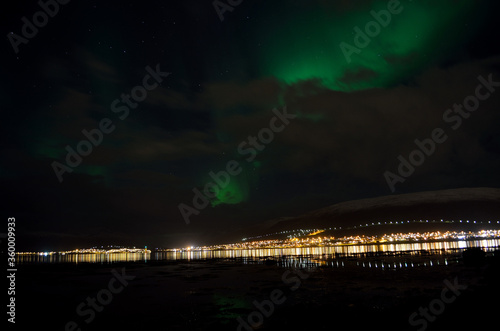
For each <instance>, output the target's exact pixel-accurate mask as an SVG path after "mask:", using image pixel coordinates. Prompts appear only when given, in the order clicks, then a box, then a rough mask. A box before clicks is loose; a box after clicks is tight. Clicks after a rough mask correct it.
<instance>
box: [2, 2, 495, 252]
mask: <svg viewBox="0 0 500 331" xmlns="http://www.w3.org/2000/svg"><path fill="white" fill-rule="evenodd" d="M61 2H63V3H64V1H62V0H61ZM232 3H233V4H237V3H239V1H232ZM220 4H222V5H219V7H218V8H219V10H220V11H224V12H223V13H220V15H219V13H218V12H217V10H216V8H215V7H214V3H213V1H211V0H203V1H195V0H183V1H128V0H125V1H111V0H104V1H77V0H73V1H70V2H68V3H67V4H59V5H58V6H59V10H58V12H57V13H55V14H54V15H53V17H49V18H48V19H47V22H46V24H45V25H44V26H42V27H39V28H38V32H37V33H36V34H34V33H33V31H32V30H30V31H31V33H32V34H34V36H32V37H31V38H26V39H21V38H23V32H22V28H23V25H24V24H25V22H24V21H23V20H22V18H23V17H26V18H27V20H28V21H30V22H33V15H34V14H35V13H36V12H38V11H40V10H41V7H40V5H39V4H38V3H37V2H36V1H17V2H15V4H14V3H13V2H12V3H9V6H15V7H12V8H11V9H9V10H3V11H2V14H1V15H2V19H1V22H2V23H1V24H2V31H3V32H4V39H3V42H2V44H1V47H2V48H1V52H2V53H1V54H2V66H1V69H0V70H1V71H2V72H1V74H2V78H3V79H2V88H1V91H2V93H1V98H2V101H3V102H2V105H3V106H2V109H3V112H2V113H3V117H2V120H1V125H2V130H1V135H2V139H1V141H2V144H1V154H0V155H1V159H2V162H1V165H0V181H1V183H0V184H1V187H2V192H3V199H2V200H3V203H2V205H3V208H2V215H3V218H4V219H6V218H7V217H15V218H16V225H17V228H16V243H17V245H18V251H22V250H39V251H43V250H57V249H73V248H78V247H89V246H93V245H107V244H113V245H131V246H132V245H136V246H144V245H148V247H173V246H177V247H178V246H183V247H184V246H188V245H189V246H190V245H201V244H211V243H216V242H225V241H229V240H236V239H239V238H240V237H235V233H242V232H243V233H244V232H245V230H244V229H246V228H248V227H251V226H252V225H254V224H256V223H258V222H262V221H266V220H269V219H273V218H277V217H283V216H296V215H299V214H301V213H304V212H308V211H311V210H314V209H317V208H321V207H325V206H328V205H331V204H334V203H337V202H342V201H348V200H353V199H361V198H370V197H377V196H383V195H391V194H401V193H411V192H420V191H428V190H440V189H452V188H461V187H500V175H499V172H498V169H499V168H500V130H498V126H499V124H500V113H499V106H500V87H496V89H498V90H499V91H497V92H494V90H495V87H494V85H490V86H489V88H490V89H491V90H490V89H488V87H483V88H482V90H481V93H482V95H485V94H486V93H488V95H489V96H488V97H487V98H486V97H485V98H484V99H485V100H481V101H480V103H479V104H478V106H477V110H475V111H473V112H466V116H465V117H464V116H462V117H461V119H460V123H459V122H458V119H456V118H457V116H459V115H457V114H454V115H453V116H455V119H452V118H451V116H452V114H451V113H449V114H448V115H449V116H448V121H445V120H444V118H443V115H444V114H445V113H446V111H447V110H448V109H453V107H454V104H462V103H463V102H464V99H465V98H466V97H468V96H471V95H475V91H476V90H477V86H478V84H480V83H481V81H480V80H479V79H478V77H479V76H481V77H483V78H484V79H486V80H488V77H490V79H491V80H492V81H494V82H500V48H499V42H498V38H499V34H498V31H499V29H498V23H497V22H498V12H499V9H500V8H499V7H500V4H498V1H495V0H491V1H486V0H482V1H472V0H471V1H464V0H439V1H436V0H418V1H417V0H413V1H410V0H402V1H401V2H400V3H399V6H396V4H395V2H394V1H386V0H384V1H378V0H373V1H368V0H365V1H347V0H341V1H328V0H299V1H260V0H254V1H250V0H246V1H241V3H240V4H238V5H236V6H230V7H224V6H229V5H227V2H226V1H223V0H222V1H220ZM391 6H392V7H391ZM389 7H391V9H392V10H394V12H396V11H397V12H398V13H394V14H390V18H389V19H388V18H387V16H385V21H383V23H384V25H386V26H385V27H384V26H382V25H380V24H379V25H373V24H372V25H371V27H372V28H373V29H375V30H371V32H369V33H370V34H372V36H373V37H369V36H368V38H369V40H368V41H367V40H366V39H363V38H361V39H363V40H360V38H357V39H356V33H357V32H356V30H355V28H356V27H359V28H360V29H361V30H362V32H364V33H366V30H365V27H366V25H367V23H369V22H370V21H374V16H373V14H371V11H372V10H373V11H375V13H380V12H381V11H385V12H386V13H387V12H388V8H389ZM220 8H226V9H227V8H230V9H231V10H232V11H231V10H224V9H220ZM52 10H54V7H52ZM389 13H390V12H389ZM221 16H222V18H223V20H222V21H221V19H220V17H221ZM40 17H41V18H40ZM38 18H39V19H40V20H43V17H42V16H40V15H39V16H38ZM381 19H384V17H383V18H381ZM389 20H390V21H389ZM42 23H43V22H42ZM376 26H378V27H379V30H376V28H374V27H376ZM25 30H29V29H25ZM30 31H25V32H28V33H29V32H30ZM11 33H14V34H15V35H17V36H18V38H19V39H15V38H14V37H13V35H12V34H11ZM9 35H10V37H9ZM13 38H14V39H13ZM16 38H17V37H16ZM355 39H356V40H355ZM12 40H14V42H13V41H12ZM16 40H17V46H13V44H16ZM19 40H24V42H20V41H19ZM356 41H358V46H363V47H356V43H355V42H356ZM360 43H361V44H360ZM363 43H364V44H363ZM341 45H343V46H341ZM346 45H349V46H346ZM346 47H347V48H346ZM16 48H17V52H16ZM346 49H348V50H350V51H348V53H347V55H348V56H346V53H345V50H346ZM349 52H350V53H349ZM159 72H160V73H159ZM147 75H149V79H147V77H146V76H147ZM145 77H146V78H145ZM155 77H156V78H155ZM493 84H497V86H498V85H499V84H500V83H493ZM138 86H139V87H141V88H136V87H138ZM142 86H145V87H146V88H147V87H148V86H149V88H148V89H147V90H145V89H143V88H142ZM132 91H135V92H137V93H136V94H135V95H136V96H137V97H138V99H140V101H137V102H136V101H134V100H132V99H130V98H129V99H128V103H127V101H126V98H127V95H130V94H131V93H132ZM138 91H139V92H138ZM140 91H142V92H143V91H146V95H144V94H141V92H140ZM490 92H491V93H490ZM122 96H125V99H122ZM115 100H116V102H115ZM120 107H121V108H120ZM285 107H286V108H285ZM284 109H286V112H287V113H288V114H290V119H289V120H288V122H289V123H288V124H286V125H285V124H284V122H283V121H280V120H278V121H275V122H273V123H274V124H276V125H277V126H280V125H282V126H280V128H282V130H281V131H280V132H274V133H273V137H272V139H268V138H269V136H268V135H266V134H268V133H269V132H270V131H269V129H267V130H264V131H263V133H262V134H261V136H262V137H265V139H268V143H266V144H260V145H255V146H259V148H257V147H256V148H255V149H254V150H257V149H260V150H259V151H258V153H256V155H254V154H253V153H249V152H248V150H247V152H248V153H246V154H245V153H241V150H242V149H245V148H250V146H251V145H250V143H249V138H248V137H249V136H258V134H259V132H260V131H261V130H262V129H264V128H269V127H270V121H271V119H272V118H273V117H274V116H276V113H283V111H284ZM273 110H274V111H273ZM292 114H293V115H292ZM292 117H293V118H292ZM285 121H286V120H285ZM101 126H103V128H101V130H102V131H106V130H107V131H109V133H103V132H102V131H101V134H102V137H99V135H98V134H95V135H94V136H93V139H94V142H99V143H97V144H89V143H87V144H83V145H82V144H80V142H81V141H82V140H87V141H88V140H89V138H86V136H85V135H84V133H82V131H84V130H85V132H97V131H92V130H94V129H98V128H100V127H101ZM436 128H442V130H443V131H444V133H445V134H446V135H447V139H446V141H444V142H442V143H436V149H435V152H433V153H430V155H429V156H426V157H425V161H424V162H423V163H422V165H420V166H418V167H416V168H415V171H414V172H413V174H411V176H408V177H407V178H405V179H404V181H402V182H397V183H396V184H395V185H394V186H395V190H394V192H392V190H391V188H390V187H389V186H390V185H388V183H387V180H386V178H385V176H384V174H385V173H386V172H387V171H389V172H392V173H394V174H395V175H399V174H398V164H399V162H400V161H399V160H398V156H399V155H402V156H403V157H404V158H406V159H408V156H409V154H410V153H411V152H412V151H413V150H415V149H416V148H418V147H417V145H416V144H415V142H414V141H415V139H419V140H420V141H423V140H425V139H427V138H430V137H431V136H432V132H433V130H435V129H436ZM269 140H270V141H269ZM245 142H246V143H245ZM242 143H244V144H246V145H243V146H242V145H241V144H242ZM79 144H80V145H81V146H80V147H81V150H82V151H84V152H85V153H86V154H88V155H85V156H82V157H81V159H82V160H81V163H80V164H78V165H77V166H75V167H69V168H66V169H70V170H71V172H70V171H62V170H61V171H62V172H63V174H62V175H61V176H60V178H58V176H57V175H56V172H57V171H55V168H54V165H55V164H59V165H64V166H65V167H68V165H67V161H66V157H67V154H68V150H67V148H70V149H73V150H76V149H77V146H79ZM68 146H69V147H68ZM88 146H91V149H92V150H91V152H89V149H88V148H87V147H88ZM243 147H244V148H243ZM86 148H87V149H86ZM87 152H88V153H87ZM232 161H234V162H233V164H235V163H236V162H237V165H238V170H239V173H238V174H237V175H234V176H230V180H229V183H228V184H227V185H225V186H224V187H220V188H217V189H216V190H215V192H214V190H212V191H210V193H212V197H211V198H208V199H207V202H208V205H207V206H206V207H205V208H202V209H201V210H199V213H198V214H197V215H195V214H193V215H191V216H190V222H189V224H186V221H185V219H184V218H183V216H182V215H181V212H180V210H179V205H181V204H184V205H185V206H191V207H192V206H193V197H194V195H195V193H193V189H195V188H197V189H198V190H200V191H203V190H204V188H205V186H206V184H207V183H209V182H211V181H213V179H212V176H210V172H213V173H219V172H220V171H223V170H224V171H225V170H226V169H227V166H228V164H230V163H231V162H232ZM59 169H61V168H59ZM61 178H62V181H61V180H60V179H61ZM0 232H6V230H4V231H0Z"/></svg>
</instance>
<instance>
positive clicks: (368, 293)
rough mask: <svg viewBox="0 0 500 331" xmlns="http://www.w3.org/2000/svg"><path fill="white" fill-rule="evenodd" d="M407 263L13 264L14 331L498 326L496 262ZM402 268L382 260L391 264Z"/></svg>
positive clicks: (498, 272) (493, 259)
mask: <svg viewBox="0 0 500 331" xmlns="http://www.w3.org/2000/svg"><path fill="white" fill-rule="evenodd" d="M497 255H498V254H497ZM413 259H414V262H415V263H414V266H413V267H409V266H408V267H404V266H402V267H394V268H381V267H380V265H378V266H377V267H374V265H375V262H380V260H376V261H375V260H367V259H364V260H359V261H353V260H352V259H351V260H350V262H351V263H346V264H345V266H344V267H338V268H332V267H321V266H320V267H311V266H307V265H306V266H305V268H298V269H297V268H293V267H291V268H286V267H285V268H284V267H279V266H277V265H274V264H273V263H268V264H242V263H241V262H240V261H227V260H226V261H223V260H211V261H198V262H187V261H186V262H154V263H153V262H148V263H116V264H104V265H101V264H38V265H21V266H20V267H19V268H18V272H17V279H16V324H15V328H16V329H18V330H38V329H43V330H78V329H81V330H111V329H113V330H238V329H239V330H252V328H255V329H258V330H335V329H341V328H350V329H354V330H362V329H368V328H382V329H385V330H424V329H427V330H443V329H446V330H449V329H455V330H468V329H471V330H472V329H477V328H479V327H486V326H488V325H491V323H494V325H497V321H498V315H497V312H498V310H499V306H500V303H499V302H500V301H499V298H500V296H499V295H500V285H499V281H500V267H499V262H498V260H499V256H489V257H488V258H486V259H485V260H483V261H480V262H478V263H477V264H473V265H466V264H464V263H463V260H459V261H458V262H456V263H450V264H447V265H445V264H440V265H433V266H432V267H430V266H429V265H425V266H424V265H423V264H421V265H418V266H417V263H418V257H413ZM402 261H403V260H398V259H397V258H395V257H392V260H390V261H388V262H389V263H393V262H394V263H395V264H396V265H398V266H399V263H400V262H402ZM346 262H347V260H346ZM358 262H359V263H358ZM404 262H407V263H408V262H409V260H408V258H405V260H404ZM404 262H403V264H404ZM361 263H366V266H367V265H368V263H370V265H371V267H369V268H368V267H366V266H365V267H360V266H361ZM372 263H373V265H372ZM358 264H359V265H358ZM113 270H114V271H115V272H113ZM9 324H10V323H9Z"/></svg>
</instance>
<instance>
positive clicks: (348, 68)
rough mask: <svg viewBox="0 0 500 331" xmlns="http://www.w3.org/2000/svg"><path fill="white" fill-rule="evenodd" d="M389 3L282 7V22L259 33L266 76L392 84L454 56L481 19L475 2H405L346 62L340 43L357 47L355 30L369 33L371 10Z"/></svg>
mask: <svg viewBox="0 0 500 331" xmlns="http://www.w3.org/2000/svg"><path fill="white" fill-rule="evenodd" d="M387 3H388V1H385V0H384V1H375V2H374V3H373V4H369V6H364V7H362V8H359V9H358V10H356V11H353V12H348V13H332V12H329V11H327V10H325V9H324V8H320V7H319V6H318V7H317V8H315V9H309V8H310V7H307V8H297V7H290V6H288V7H286V6H283V12H280V15H279V18H278V17H276V16H273V19H274V20H275V21H276V20H277V22H274V23H271V22H269V25H265V26H268V27H272V28H268V29H267V30H265V31H261V32H260V35H261V36H265V41H264V42H263V45H262V47H261V51H260V54H259V55H260V64H261V66H260V70H261V75H262V76H274V77H276V78H278V79H279V80H281V81H283V82H284V83H286V84H289V85H291V84H295V83H297V82H299V81H303V80H318V81H319V82H321V85H323V86H324V87H326V88H329V89H332V90H337V91H353V90H360V89H368V88H376V87H382V88H383V87H388V86H392V85H394V84H397V83H400V82H401V81H402V80H405V79H408V78H409V77H411V75H413V74H415V73H418V72H419V71H421V70H423V69H424V68H425V67H427V66H429V65H432V64H433V63H436V62H438V61H439V60H441V59H442V58H443V57H444V56H445V55H446V54H448V53H449V52H453V51H454V49H455V47H456V46H458V43H463V42H464V40H465V39H467V38H466V37H467V35H468V34H470V33H471V32H472V31H471V30H473V29H472V28H473V27H471V26H470V25H469V26H468V25H467V24H465V21H466V19H467V17H478V16H477V15H474V14H473V13H472V12H473V11H475V10H478V9H477V8H475V4H474V1H451V3H452V5H450V1H446V0H445V1H439V2H438V1H413V2H409V1H401V5H402V6H403V11H402V12H401V13H400V14H398V15H392V19H391V22H390V23H389V25H388V26H387V27H385V28H384V27H382V28H381V32H380V34H379V35H377V36H375V37H373V38H371V42H370V44H369V45H368V46H367V47H366V48H363V49H361V53H360V54H353V55H352V57H351V60H352V61H351V63H347V61H346V59H345V57H344V54H343V53H342V50H341V48H340V43H341V42H346V43H348V44H350V45H353V46H354V42H353V38H354V27H355V26H358V27H360V28H361V29H362V30H363V31H364V27H365V25H366V23H368V22H369V21H372V20H374V18H373V17H372V16H371V14H370V11H371V10H375V11H379V10H382V9H386V8H387ZM286 8H288V9H286ZM450 8H452V9H451V10H450ZM306 9H309V10H308V11H305V10H306Z"/></svg>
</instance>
